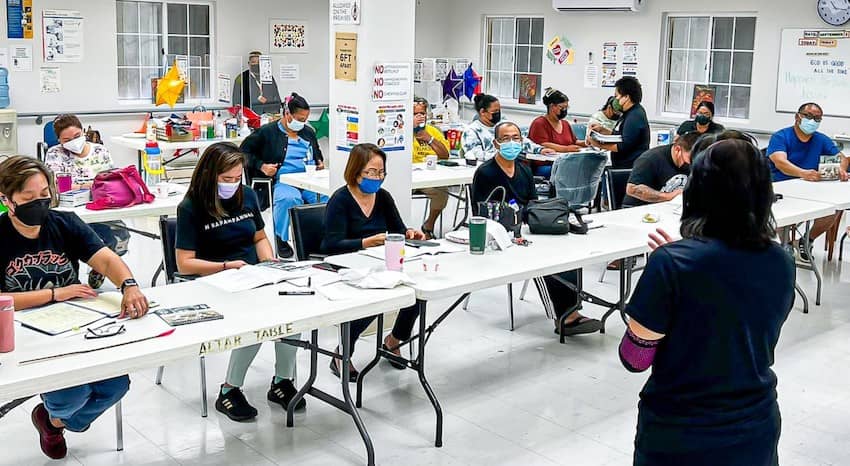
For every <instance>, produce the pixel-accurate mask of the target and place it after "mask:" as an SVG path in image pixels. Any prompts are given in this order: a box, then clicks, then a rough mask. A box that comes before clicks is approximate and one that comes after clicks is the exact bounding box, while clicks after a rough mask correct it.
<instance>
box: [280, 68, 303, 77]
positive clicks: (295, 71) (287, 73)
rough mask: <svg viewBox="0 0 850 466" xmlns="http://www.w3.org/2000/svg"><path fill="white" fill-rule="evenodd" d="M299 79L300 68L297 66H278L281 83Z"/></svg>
mask: <svg viewBox="0 0 850 466" xmlns="http://www.w3.org/2000/svg"><path fill="white" fill-rule="evenodd" d="M300 78H301V67H300V66H299V65H298V64H293V65H289V64H285V65H280V80H281V81H298V80H299V79H300Z"/></svg>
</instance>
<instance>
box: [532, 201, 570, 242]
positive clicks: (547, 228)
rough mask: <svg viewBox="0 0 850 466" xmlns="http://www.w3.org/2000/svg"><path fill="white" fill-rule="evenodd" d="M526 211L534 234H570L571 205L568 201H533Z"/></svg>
mask: <svg viewBox="0 0 850 466" xmlns="http://www.w3.org/2000/svg"><path fill="white" fill-rule="evenodd" d="M525 211H526V213H527V214H528V229H529V230H530V231H531V233H532V234H535V235H566V234H567V233H569V232H570V203H569V202H568V201H567V200H566V199H547V200H545V201H531V202H529V203H528V206H527V207H526V208H525Z"/></svg>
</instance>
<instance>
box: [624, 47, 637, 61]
mask: <svg viewBox="0 0 850 466" xmlns="http://www.w3.org/2000/svg"><path fill="white" fill-rule="evenodd" d="M623 63H631V64H635V65H637V63H638V43H637V42H623Z"/></svg>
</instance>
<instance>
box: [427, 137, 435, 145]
mask: <svg viewBox="0 0 850 466" xmlns="http://www.w3.org/2000/svg"><path fill="white" fill-rule="evenodd" d="M433 143H434V136H431V139H429V140H428V145H429V146H430V145H431V144H433Z"/></svg>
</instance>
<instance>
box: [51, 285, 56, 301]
mask: <svg viewBox="0 0 850 466" xmlns="http://www.w3.org/2000/svg"><path fill="white" fill-rule="evenodd" d="M50 302H51V303H55V302H56V288H53V287H50Z"/></svg>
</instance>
